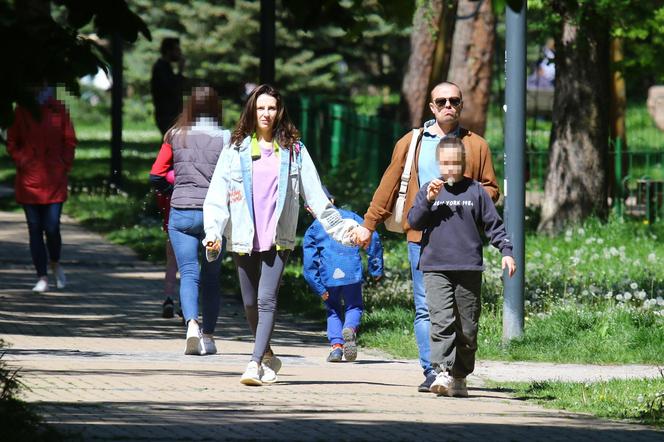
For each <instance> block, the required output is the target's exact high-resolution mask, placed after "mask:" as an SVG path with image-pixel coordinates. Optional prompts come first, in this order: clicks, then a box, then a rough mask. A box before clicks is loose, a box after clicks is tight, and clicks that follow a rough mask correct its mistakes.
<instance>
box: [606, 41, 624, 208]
mask: <svg viewBox="0 0 664 442" xmlns="http://www.w3.org/2000/svg"><path fill="white" fill-rule="evenodd" d="M609 59H610V63H611V69H612V73H611V126H610V134H611V135H610V137H611V142H612V143H618V139H620V143H621V145H620V149H621V152H622V153H621V157H622V158H621V159H620V161H621V165H622V167H621V171H620V175H621V176H616V162H617V161H618V157H617V156H616V155H615V154H614V155H610V156H609V168H608V177H607V181H608V182H607V185H608V186H607V187H608V194H609V197H610V198H611V200H612V201H613V202H614V204H615V201H616V198H620V197H621V196H622V195H621V192H620V188H621V186H622V179H623V178H624V177H625V176H626V175H627V174H628V173H629V171H628V170H627V164H628V162H627V159H628V157H627V130H626V126H625V116H626V115H627V91H626V89H625V78H624V77H623V74H622V71H621V70H620V64H621V63H622V62H623V60H624V56H623V44H622V39H620V38H613V39H611V50H610V57H609ZM614 149H616V145H615V144H614Z"/></svg>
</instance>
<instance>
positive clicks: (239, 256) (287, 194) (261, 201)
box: [203, 85, 357, 385]
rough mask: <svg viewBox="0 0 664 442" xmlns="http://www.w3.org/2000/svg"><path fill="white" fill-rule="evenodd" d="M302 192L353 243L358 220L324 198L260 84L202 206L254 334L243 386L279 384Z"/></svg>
mask: <svg viewBox="0 0 664 442" xmlns="http://www.w3.org/2000/svg"><path fill="white" fill-rule="evenodd" d="M300 195H302V197H303V198H304V200H305V202H306V204H307V205H308V206H309V207H310V208H311V210H312V211H313V212H314V214H315V215H316V217H317V218H318V220H319V221H320V222H321V224H322V225H323V227H324V228H325V230H326V232H327V233H328V234H329V235H330V236H331V237H332V238H333V239H335V240H336V241H339V242H342V243H344V244H347V245H349V244H351V236H350V234H349V233H350V230H351V229H352V228H353V227H354V226H356V225H357V222H356V221H354V220H349V219H343V218H342V217H341V215H340V214H339V212H338V211H337V210H336V209H335V208H334V206H333V205H332V204H331V203H330V201H329V200H328V199H327V197H326V196H325V193H324V192H323V189H322V185H321V182H320V179H319V177H318V172H317V171H316V167H315V166H314V163H313V161H312V160H311V157H310V156H309V153H308V152H307V149H306V148H305V147H304V144H302V142H301V141H300V134H299V133H298V131H297V129H296V128H295V126H294V125H293V124H292V123H291V121H290V119H289V118H288V114H287V112H286V109H285V107H284V104H283V100H282V98H281V95H280V94H279V92H278V91H277V90H276V89H275V88H273V87H272V86H270V85H261V86H258V87H257V88H256V89H254V90H253V92H252V93H251V94H250V96H249V98H248V99H247V103H246V105H245V107H244V110H243V112H242V116H241V117H240V121H239V122H238V124H237V127H236V128H235V130H234V132H233V135H232V137H231V146H230V148H228V149H224V151H223V152H222V154H221V155H220V157H219V161H218V163H217V168H216V169H215V171H214V175H213V176H212V181H211V182H210V189H209V192H208V194H207V197H206V198H205V203H204V204H203V216H204V225H205V239H204V240H203V243H204V244H205V245H206V247H207V252H208V259H216V256H215V255H216V254H217V252H218V251H220V250H221V239H222V236H223V237H226V240H227V243H226V244H227V249H228V251H230V252H232V253H233V260H234V261H235V265H236V267H237V270H238V277H239V280H240V289H241V291H242V301H243V303H244V309H245V313H246V315H247V321H248V322H249V326H250V328H251V331H252V333H253V334H254V336H255V343H254V351H253V354H252V356H251V361H250V362H249V364H248V365H247V368H246V371H245V372H244V374H243V375H242V378H241V380H240V382H241V383H243V384H245V385H263V384H265V383H273V382H276V380H277V374H276V373H277V372H278V371H279V369H280V368H281V361H280V360H279V359H278V358H276V357H275V356H274V354H273V353H272V350H271V349H270V338H271V336H272V330H273V328H274V321H275V311H276V307H277V296H278V291H279V284H280V282H281V276H282V274H283V270H284V267H285V265H286V260H287V259H288V254H289V252H290V250H292V249H293V248H294V247H295V230H296V227H297V218H298V213H299V203H300V201H299V199H300Z"/></svg>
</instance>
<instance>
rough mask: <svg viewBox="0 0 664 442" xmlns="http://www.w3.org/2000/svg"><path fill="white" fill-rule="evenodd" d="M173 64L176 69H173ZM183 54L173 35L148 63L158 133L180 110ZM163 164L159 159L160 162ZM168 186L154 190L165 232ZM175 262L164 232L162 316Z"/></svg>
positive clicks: (169, 313) (166, 313) (169, 307)
mask: <svg viewBox="0 0 664 442" xmlns="http://www.w3.org/2000/svg"><path fill="white" fill-rule="evenodd" d="M173 64H175V65H176V66H177V69H178V70H177V72H174V71H173V66H172V65H173ZM183 68H184V57H183V56H182V50H181V49H180V40H178V39H177V38H172V37H170V38H164V39H163V40H162V42H161V57H160V58H159V60H157V62H156V63H155V64H154V65H153V67H152V78H151V81H150V89H151V92H152V102H153V104H154V114H155V120H156V122H157V127H158V128H159V131H160V132H161V135H162V137H163V136H164V135H165V134H166V131H167V130H168V129H169V128H170V127H171V126H172V125H173V123H174V122H175V119H176V118H177V117H178V115H179V114H180V112H182V94H183V86H184V77H183V75H182V70H183ZM160 163H161V164H163V162H160ZM151 173H153V174H156V175H161V174H164V176H166V175H165V174H166V173H167V171H162V170H153V171H152V172H151ZM171 192H172V186H171V187H170V188H166V189H164V190H162V191H158V192H157V194H156V198H157V207H158V209H159V212H160V213H161V215H162V217H163V220H164V221H163V225H164V231H165V232H168V217H169V214H170V204H171ZM176 274H177V263H176V262H175V255H174V253H173V246H172V245H171V242H170V241H169V239H168V235H166V272H165V275H164V302H163V303H162V314H161V315H162V317H164V318H172V317H173V312H174V310H175V306H174V303H173V298H174V297H175V296H174V295H175V289H176V278H177V275H176Z"/></svg>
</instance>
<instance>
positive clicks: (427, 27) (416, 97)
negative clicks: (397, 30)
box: [401, 0, 444, 127]
mask: <svg viewBox="0 0 664 442" xmlns="http://www.w3.org/2000/svg"><path fill="white" fill-rule="evenodd" d="M418 3H419V4H418V7H417V8H416V9H415V14H414V16H413V30H412V32H411V34H410V56H409V57H408V67H407V70H406V74H405V75H404V78H403V83H402V86H401V93H402V96H403V100H402V102H404V103H405V104H406V107H407V115H408V117H407V121H408V124H409V125H410V126H412V127H419V126H421V125H422V116H423V111H424V108H425V105H426V103H427V102H428V94H429V90H428V88H429V82H430V78H431V72H432V65H433V59H434V53H435V49H436V43H437V41H438V35H439V31H440V29H439V28H440V23H441V18H442V14H443V3H444V0H425V1H422V2H418Z"/></svg>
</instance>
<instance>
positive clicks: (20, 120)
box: [7, 87, 76, 292]
mask: <svg viewBox="0 0 664 442" xmlns="http://www.w3.org/2000/svg"><path fill="white" fill-rule="evenodd" d="M37 101H38V103H39V114H38V115H32V113H31V112H30V111H29V110H28V109H26V108H24V107H22V106H17V107H16V111H15V118H14V123H13V124H12V126H11V127H10V128H9V130H8V132H7V151H8V152H9V155H10V156H11V157H12V159H13V160H14V163H15V164H16V180H15V196H16V202H18V203H19V204H21V205H22V206H23V209H24V211H25V217H26V220H27V223H28V231H29V233H30V253H31V255H32V262H33V263H34V265H35V268H36V270H37V277H38V278H39V279H38V281H37V283H36V284H35V286H34V287H33V289H32V290H33V291H35V292H45V291H47V290H48V288H49V285H48V276H47V271H46V267H47V266H46V263H47V260H49V259H50V262H51V270H52V272H53V274H54V275H55V280H56V287H57V288H59V289H62V288H64V287H65V284H66V278H65V273H64V271H63V270H62V266H61V265H60V264H59V262H60V252H61V249H62V239H61V236H60V214H61V213H62V204H63V203H64V202H65V201H66V200H67V176H68V174H69V172H70V171H71V168H72V164H73V162H74V148H75V147H76V134H75V133H74V126H73V125H72V123H71V120H70V119H69V114H68V112H67V110H66V109H65V106H64V104H63V103H62V102H60V101H58V100H56V99H55V98H54V92H53V88H51V87H44V88H43V89H41V90H40V91H39V92H38V94H37ZM44 234H46V244H44Z"/></svg>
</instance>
